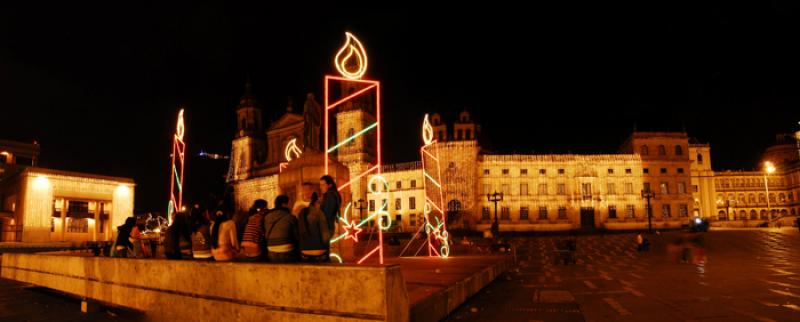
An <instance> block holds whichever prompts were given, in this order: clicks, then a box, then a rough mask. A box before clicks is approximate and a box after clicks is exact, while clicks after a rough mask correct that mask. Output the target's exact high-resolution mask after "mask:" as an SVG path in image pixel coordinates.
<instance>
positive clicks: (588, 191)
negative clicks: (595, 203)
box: [581, 183, 592, 199]
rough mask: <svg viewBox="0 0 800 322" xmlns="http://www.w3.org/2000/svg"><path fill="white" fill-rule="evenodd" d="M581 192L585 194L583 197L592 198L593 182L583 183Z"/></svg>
mask: <svg viewBox="0 0 800 322" xmlns="http://www.w3.org/2000/svg"><path fill="white" fill-rule="evenodd" d="M581 194H582V195H583V199H591V198H592V184H591V183H581Z"/></svg>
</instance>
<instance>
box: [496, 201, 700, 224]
mask: <svg viewBox="0 0 800 322" xmlns="http://www.w3.org/2000/svg"><path fill="white" fill-rule="evenodd" d="M538 210H539V212H538V216H537V218H538V219H539V220H547V219H550V212H549V210H548V208H547V206H540V207H539V209H538ZM653 215H654V216H655V215H657V214H653ZM491 216H492V214H491V210H490V208H489V207H483V209H482V212H481V218H482V219H483V220H489V219H491ZM672 216H673V213H672V205H670V204H664V205H662V206H661V217H663V218H671V217H672ZM678 216H679V217H689V206H688V205H687V204H684V203H682V204H678ZM608 218H609V219H617V218H619V217H618V214H617V206H616V205H609V206H608ZM625 218H636V207H635V206H634V205H625ZM500 219H503V220H510V219H511V208H510V207H501V208H500ZM519 219H520V220H529V219H530V208H528V207H527V206H522V207H520V208H519ZM555 219H567V207H566V206H559V207H558V208H557V210H556V217H555Z"/></svg>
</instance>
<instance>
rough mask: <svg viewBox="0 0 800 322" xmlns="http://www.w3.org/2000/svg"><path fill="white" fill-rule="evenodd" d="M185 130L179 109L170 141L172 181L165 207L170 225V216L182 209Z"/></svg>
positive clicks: (181, 112)
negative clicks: (176, 123) (173, 133)
mask: <svg viewBox="0 0 800 322" xmlns="http://www.w3.org/2000/svg"><path fill="white" fill-rule="evenodd" d="M185 130H186V128H185V127H184V124H183V109H181V111H180V112H178V125H177V127H176V129H175V135H174V136H173V139H172V180H170V188H169V191H170V192H169V194H170V198H169V205H168V207H167V218H168V219H169V223H170V224H172V214H173V213H175V212H176V211H178V210H179V209H181V208H182V207H183V168H184V165H185V163H184V161H185V158H184V157H185V154H184V153H185V152H186V142H184V141H183V134H184V132H185ZM175 188H177V189H175Z"/></svg>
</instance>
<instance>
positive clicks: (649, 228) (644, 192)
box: [642, 187, 656, 233]
mask: <svg viewBox="0 0 800 322" xmlns="http://www.w3.org/2000/svg"><path fill="white" fill-rule="evenodd" d="M655 197H656V193H655V192H653V191H651V190H650V187H647V188H645V189H644V190H642V198H645V199H647V232H649V233H652V232H653V207H652V206H651V205H650V199H653V198H655Z"/></svg>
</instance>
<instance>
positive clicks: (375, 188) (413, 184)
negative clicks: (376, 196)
mask: <svg viewBox="0 0 800 322" xmlns="http://www.w3.org/2000/svg"><path fill="white" fill-rule="evenodd" d="M408 186H409V188H412V189H413V188H416V187H417V180H409V182H408ZM370 187H371V188H372V191H381V190H378V188H382V187H378V185H377V184H375V183H373V184H372V185H371V186H370ZM394 187H395V189H397V190H400V189H403V181H397V182H395V185H394Z"/></svg>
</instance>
